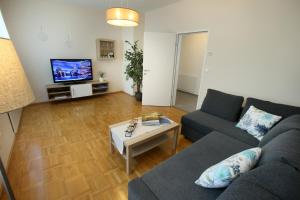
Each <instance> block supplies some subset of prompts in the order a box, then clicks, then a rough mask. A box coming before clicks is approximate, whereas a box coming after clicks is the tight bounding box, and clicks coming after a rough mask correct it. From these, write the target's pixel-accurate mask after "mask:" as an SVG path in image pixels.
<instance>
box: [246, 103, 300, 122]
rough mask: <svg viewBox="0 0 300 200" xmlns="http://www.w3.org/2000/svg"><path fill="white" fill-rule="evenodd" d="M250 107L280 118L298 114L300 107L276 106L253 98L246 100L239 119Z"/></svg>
mask: <svg viewBox="0 0 300 200" xmlns="http://www.w3.org/2000/svg"><path fill="white" fill-rule="evenodd" d="M250 106H254V107H256V108H258V109H260V110H263V111H266V112H268V113H271V114H274V115H279V116H282V118H286V117H289V116H291V115H296V114H300V107H295V106H289V105H284V104H278V103H273V102H270V101H264V100H260V99H255V98H247V101H246V105H245V107H244V109H243V111H242V114H241V117H243V116H244V114H245V113H246V112H247V110H248V109H249V108H250Z"/></svg>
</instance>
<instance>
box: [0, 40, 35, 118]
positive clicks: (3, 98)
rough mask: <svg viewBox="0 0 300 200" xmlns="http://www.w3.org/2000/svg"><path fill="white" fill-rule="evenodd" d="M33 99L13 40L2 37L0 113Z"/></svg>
mask: <svg viewBox="0 0 300 200" xmlns="http://www.w3.org/2000/svg"><path fill="white" fill-rule="evenodd" d="M33 101H34V95H33V93H32V89H31V87H30V85H29V82H28V80H27V77H26V74H25V72H24V69H23V67H22V64H21V62H20V60H19V58H18V55H17V52H16V50H15V47H14V45H13V43H12V41H11V40H9V39H4V38H0V113H5V112H9V111H12V110H15V109H18V108H21V107H24V106H26V105H28V104H30V103H31V102H33Z"/></svg>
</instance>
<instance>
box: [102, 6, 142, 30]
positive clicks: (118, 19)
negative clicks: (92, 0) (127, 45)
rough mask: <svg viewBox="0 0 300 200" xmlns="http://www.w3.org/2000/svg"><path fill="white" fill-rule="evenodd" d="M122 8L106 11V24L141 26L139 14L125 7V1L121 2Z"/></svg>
mask: <svg viewBox="0 0 300 200" xmlns="http://www.w3.org/2000/svg"><path fill="white" fill-rule="evenodd" d="M120 2H121V7H113V8H109V9H107V10H106V22H107V23H108V24H110V25H113V26H123V27H133V26H138V25H139V13H138V12H137V11H135V10H132V9H130V8H128V0H127V1H126V3H127V5H126V7H124V6H123V0H120Z"/></svg>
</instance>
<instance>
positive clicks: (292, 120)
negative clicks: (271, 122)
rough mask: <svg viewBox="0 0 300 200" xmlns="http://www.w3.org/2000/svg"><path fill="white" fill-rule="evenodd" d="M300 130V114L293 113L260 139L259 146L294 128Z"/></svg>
mask: <svg viewBox="0 0 300 200" xmlns="http://www.w3.org/2000/svg"><path fill="white" fill-rule="evenodd" d="M292 129H296V130H300V115H292V116H290V117H287V118H285V119H284V120H282V121H281V122H279V123H278V124H277V125H275V126H274V127H273V128H272V129H271V130H270V131H269V132H268V133H267V134H266V135H265V136H264V137H263V139H262V140H261V141H260V143H259V146H260V147H262V146H264V145H266V144H267V143H268V142H270V141H271V140H272V139H274V138H275V137H277V136H278V135H280V134H282V133H284V132H286V131H289V130H292Z"/></svg>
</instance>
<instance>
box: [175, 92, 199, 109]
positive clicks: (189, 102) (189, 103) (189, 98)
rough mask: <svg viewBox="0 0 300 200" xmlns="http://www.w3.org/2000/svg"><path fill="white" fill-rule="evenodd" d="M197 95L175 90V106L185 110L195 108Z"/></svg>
mask: <svg viewBox="0 0 300 200" xmlns="http://www.w3.org/2000/svg"><path fill="white" fill-rule="evenodd" d="M197 101H198V96H197V95H194V94H190V93H187V92H182V91H179V90H177V95H176V103H175V107H177V108H180V109H182V110H184V111H187V112H192V111H195V110H196V106H197Z"/></svg>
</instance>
